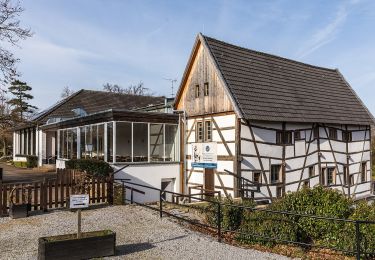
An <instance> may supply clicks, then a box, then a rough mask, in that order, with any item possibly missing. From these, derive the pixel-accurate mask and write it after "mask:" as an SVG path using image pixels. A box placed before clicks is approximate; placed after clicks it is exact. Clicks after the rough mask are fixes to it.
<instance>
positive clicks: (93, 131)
mask: <svg viewBox="0 0 375 260" xmlns="http://www.w3.org/2000/svg"><path fill="white" fill-rule="evenodd" d="M104 127H105V124H95V125H89V126H82V127H79V128H78V127H77V128H70V129H61V130H59V131H58V133H59V140H58V141H59V151H58V152H59V158H62V159H76V158H77V154H78V153H79V154H80V157H81V158H82V159H85V158H86V159H88V158H93V159H99V160H104V159H105V158H104V154H105V152H106V153H107V155H108V156H107V161H108V162H113V159H114V158H113V156H114V154H113V153H114V147H113V141H114V140H115V144H116V149H115V150H116V162H148V161H150V162H163V161H165V162H174V161H178V160H179V158H178V154H179V151H178V149H179V144H178V143H179V137H178V125H170V124H155V123H131V122H116V136H114V135H113V129H114V127H113V123H112V122H111V123H107V134H106V135H105V131H104V130H105V128H104ZM78 129H80V142H79V144H78V143H77V142H78V136H77V134H78ZM105 144H107V146H106V147H105Z"/></svg>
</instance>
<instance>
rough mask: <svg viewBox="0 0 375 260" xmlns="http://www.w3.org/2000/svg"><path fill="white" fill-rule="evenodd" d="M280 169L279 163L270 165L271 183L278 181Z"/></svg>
mask: <svg viewBox="0 0 375 260" xmlns="http://www.w3.org/2000/svg"><path fill="white" fill-rule="evenodd" d="M280 169H281V165H279V164H277V165H271V183H276V182H279V181H280Z"/></svg>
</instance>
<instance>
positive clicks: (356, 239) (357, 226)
mask: <svg viewBox="0 0 375 260" xmlns="http://www.w3.org/2000/svg"><path fill="white" fill-rule="evenodd" d="M115 180H116V179H115ZM117 181H121V182H122V185H123V187H124V190H125V189H129V190H130V191H131V196H130V199H126V198H125V200H126V201H128V202H130V203H131V204H137V205H140V206H145V207H148V208H150V209H152V210H156V211H159V215H160V218H162V217H163V214H165V215H167V216H170V217H174V218H176V219H179V220H181V221H186V222H189V223H190V224H192V225H195V226H199V227H203V228H209V229H210V230H211V231H212V230H214V231H215V232H216V236H217V240H218V241H219V242H221V240H222V238H223V233H235V234H237V235H241V236H247V237H255V238H257V239H260V240H264V241H271V242H276V243H282V244H292V245H297V246H301V247H303V248H318V249H329V250H333V251H337V252H342V253H346V254H350V255H355V256H356V259H361V257H362V258H367V257H369V256H370V257H375V252H372V251H371V252H369V251H367V250H362V249H361V245H366V241H362V240H363V235H362V234H361V229H363V228H368V227H369V225H375V221H365V220H351V219H341V218H333V217H324V216H316V215H309V214H301V213H295V212H288V211H277V210H270V209H267V208H253V207H247V206H242V205H236V204H228V203H222V202H218V201H217V200H212V199H205V198H202V197H200V196H199V197H196V194H181V193H177V192H172V191H166V190H161V189H158V188H155V187H152V186H148V185H143V184H138V183H134V182H130V181H128V180H125V179H117ZM134 186H137V187H141V188H145V189H148V190H153V191H156V192H159V200H158V204H159V205H158V207H157V208H155V207H153V206H152V205H151V204H147V203H140V202H137V201H135V200H134V196H133V192H134V191H136V192H139V191H140V190H141V188H139V190H137V189H135V188H134ZM141 193H142V194H144V195H145V194H147V192H145V191H143V192H141ZM163 194H170V195H171V197H172V201H170V202H168V203H172V204H176V205H178V206H184V207H192V208H194V205H193V204H194V203H193V204H190V203H189V204H179V203H178V201H176V198H177V199H182V198H188V200H189V201H191V200H195V201H197V202H206V203H209V204H212V205H214V206H215V207H214V208H216V212H215V213H216V220H217V221H216V225H209V224H207V223H201V222H198V221H196V220H194V221H192V220H191V219H186V218H183V217H181V216H179V215H178V214H175V213H173V212H168V211H166V210H165V209H164V208H163V202H166V201H165V199H164V198H163ZM211 194H212V193H211ZM199 195H200V194H199ZM223 207H233V208H237V209H241V210H243V211H244V212H246V211H247V212H264V213H268V214H270V215H271V216H289V217H296V218H308V219H310V220H313V221H328V222H334V223H346V224H351V225H354V230H355V233H354V234H353V235H354V236H353V238H352V241H353V248H352V249H350V248H348V249H343V248H338V247H334V246H324V245H320V244H314V243H313V242H312V243H307V242H304V241H293V240H288V239H282V238H279V237H270V236H267V235H264V234H255V233H250V232H243V231H241V230H229V229H223V228H222V224H223V221H222V218H223V215H222V213H223ZM277 221H287V219H277ZM363 225H367V226H366V227H363ZM374 230H375V228H374ZM374 236H375V234H374ZM372 246H374V245H372ZM371 249H373V248H371Z"/></svg>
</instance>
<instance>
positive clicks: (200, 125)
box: [195, 122, 203, 142]
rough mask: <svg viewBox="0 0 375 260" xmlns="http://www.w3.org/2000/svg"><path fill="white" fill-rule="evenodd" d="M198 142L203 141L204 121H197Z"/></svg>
mask: <svg viewBox="0 0 375 260" xmlns="http://www.w3.org/2000/svg"><path fill="white" fill-rule="evenodd" d="M195 131H196V138H195V140H196V142H203V122H197V126H196V129H195Z"/></svg>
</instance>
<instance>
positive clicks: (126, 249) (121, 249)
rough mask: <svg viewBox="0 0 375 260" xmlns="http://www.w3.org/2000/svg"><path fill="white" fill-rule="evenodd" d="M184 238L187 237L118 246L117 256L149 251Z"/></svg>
mask: <svg viewBox="0 0 375 260" xmlns="http://www.w3.org/2000/svg"><path fill="white" fill-rule="evenodd" d="M184 237H187V236H186V235H183V236H178V237H172V238H168V239H164V240H161V241H156V242H153V243H152V244H151V243H148V242H147V243H135V244H127V245H120V246H116V255H117V256H121V255H128V254H131V253H136V252H141V251H145V250H149V249H152V248H154V247H155V246H154V245H153V244H159V243H163V242H167V241H172V240H177V239H181V238H184Z"/></svg>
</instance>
